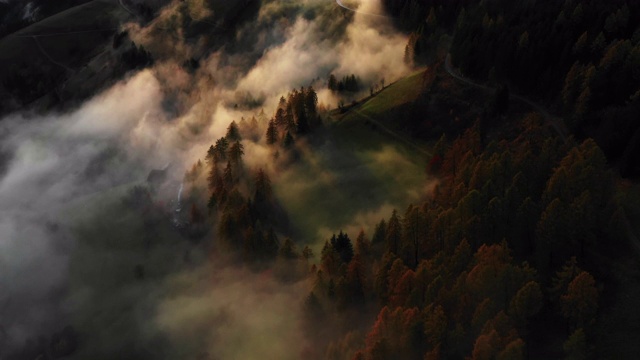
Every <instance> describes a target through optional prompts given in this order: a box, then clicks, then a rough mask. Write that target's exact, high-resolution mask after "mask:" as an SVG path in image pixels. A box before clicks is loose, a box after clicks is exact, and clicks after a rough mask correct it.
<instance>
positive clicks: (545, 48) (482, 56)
mask: <svg viewBox="0 0 640 360" xmlns="http://www.w3.org/2000/svg"><path fill="white" fill-rule="evenodd" d="M534 4H535V3H534V2H525V3H524V4H519V5H516V4H514V3H513V2H509V1H502V0H500V1H492V2H483V3H478V4H477V5H475V6H469V7H467V8H466V9H465V11H462V12H460V15H459V18H458V21H457V23H456V28H455V33H454V34H455V36H454V38H453V43H452V46H451V55H452V58H453V61H454V62H455V63H456V64H457V65H458V66H460V68H461V69H462V71H463V72H464V73H465V74H467V75H470V76H472V77H474V78H478V79H488V80H497V81H506V82H509V83H510V85H511V86H512V87H513V88H515V89H517V91H518V92H520V93H526V94H528V95H529V96H532V97H535V98H539V99H543V100H545V101H547V102H548V103H549V104H550V105H551V106H552V107H555V108H556V109H557V111H559V112H561V113H562V114H563V115H564V117H565V118H566V120H567V123H568V126H569V128H570V129H571V130H572V131H574V132H575V133H576V135H577V136H579V137H580V138H586V137H589V136H590V137H593V138H594V139H595V140H596V141H597V142H598V144H599V145H600V146H601V147H602V149H603V150H604V152H605V154H607V155H608V157H609V158H610V159H612V160H618V159H620V160H622V161H621V170H622V172H623V174H624V175H629V176H637V175H638V174H640V164H639V160H640V159H638V158H637V156H636V155H635V154H636V153H638V151H637V150H638V149H639V146H640V143H639V141H638V139H640V124H639V123H638V122H637V121H636V119H637V114H638V111H640V85H638V84H640V72H638V69H639V68H640V36H638V34H640V25H639V24H640V4H639V3H637V2H635V1H615V2H594V1H571V0H567V1H560V2H553V3H545V4H535V5H534Z"/></svg>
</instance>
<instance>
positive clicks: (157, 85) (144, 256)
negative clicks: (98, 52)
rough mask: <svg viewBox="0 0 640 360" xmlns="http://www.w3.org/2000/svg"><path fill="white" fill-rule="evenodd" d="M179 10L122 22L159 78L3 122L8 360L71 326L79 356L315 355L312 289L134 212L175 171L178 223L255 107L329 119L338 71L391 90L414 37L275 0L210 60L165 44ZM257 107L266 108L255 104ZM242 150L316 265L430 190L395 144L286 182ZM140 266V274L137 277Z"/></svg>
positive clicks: (194, 44)
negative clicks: (140, 189) (211, 154)
mask: <svg viewBox="0 0 640 360" xmlns="http://www.w3.org/2000/svg"><path fill="white" fill-rule="evenodd" d="M179 6H180V4H179V2H173V3H171V4H169V5H168V6H167V7H166V8H165V9H164V10H163V11H162V13H161V14H160V16H159V18H158V19H157V20H155V21H153V22H151V23H149V24H147V25H146V26H142V25H139V24H134V23H131V24H123V29H127V30H128V31H129V32H130V36H131V38H132V40H133V41H135V42H136V43H137V44H143V45H144V46H145V48H147V49H149V50H150V51H151V53H152V54H153V55H154V57H155V58H156V59H157V61H156V63H155V65H154V66H153V67H152V68H150V69H146V70H143V71H140V72H136V73H129V74H128V75H127V77H126V78H125V79H123V80H121V81H119V82H118V83H117V84H115V85H114V86H113V87H111V88H109V89H107V90H105V91H104V92H102V93H101V94H98V95H96V96H95V97H93V98H92V99H90V100H89V101H87V102H86V103H84V104H82V105H81V106H79V107H78V108H77V109H76V110H73V111H70V112H69V113H63V114H60V113H52V114H48V115H35V114H33V113H30V112H29V110H28V109H25V111H24V112H22V113H18V114H13V115H10V116H8V117H7V118H5V119H2V120H1V121H0V139H1V145H0V146H1V148H0V153H2V154H4V156H2V158H4V159H6V164H4V166H0V169H4V170H3V171H2V174H1V178H0V204H2V206H1V207H0V248H1V250H2V252H1V253H0V269H1V271H0V287H1V288H2V290H3V291H2V293H1V294H0V319H2V323H1V326H2V328H0V357H3V356H6V355H7V354H12V353H15V352H16V351H20V349H22V347H23V346H24V344H25V342H27V341H28V340H30V339H31V340H32V341H35V340H36V339H37V338H38V337H40V336H44V337H46V338H48V337H50V336H51V334H52V333H54V332H58V331H60V330H61V329H62V328H63V327H64V326H66V325H72V326H73V327H74V328H75V329H76V331H77V332H78V333H79V338H80V340H79V343H80V345H79V349H78V351H77V352H76V353H75V354H74V355H73V356H72V358H76V359H87V358H92V359H102V358H104V359H113V358H122V359H126V358H135V359H162V358H166V359H190V358H191V359H196V358H203V359H205V358H210V359H250V358H257V357H264V358H274V359H275V358H277V359H298V358H300V357H301V356H302V355H301V354H303V353H304V354H307V353H308V352H309V350H308V349H309V348H311V347H312V343H311V342H310V340H309V339H305V338H304V334H303V332H302V331H301V329H300V318H301V314H300V311H301V302H302V299H304V297H305V296H306V295H307V293H308V290H309V287H308V284H307V282H306V280H302V281H300V282H294V283H286V284H283V283H281V282H280V281H279V280H277V279H276V278H275V277H274V276H273V275H272V274H271V272H270V271H261V272H255V271H252V270H249V269H246V268H244V267H241V266H237V265H230V263H228V262H227V259H224V258H220V257H212V255H211V252H210V248H209V246H208V245H207V244H206V242H203V243H198V244H193V243H191V242H189V241H188V240H186V239H184V238H183V237H182V236H181V235H180V234H179V233H178V232H177V231H175V229H173V228H172V227H171V225H170V224H169V221H167V220H166V219H167V216H170V215H167V214H164V215H158V216H155V215H149V214H146V215H145V217H144V218H143V216H141V215H140V214H139V213H138V212H135V211H132V210H130V209H127V208H126V207H125V206H123V204H122V198H123V197H124V196H125V195H126V194H127V191H128V190H129V189H131V187H133V186H134V185H136V184H144V182H145V179H146V177H147V174H148V173H149V171H150V170H152V169H162V168H165V167H166V166H167V165H168V167H167V169H168V180H167V181H166V183H165V185H164V186H162V187H160V188H159V189H157V191H156V193H154V199H155V201H157V202H162V203H163V204H165V205H164V207H159V208H160V209H161V210H159V211H160V212H162V211H165V212H168V213H171V212H172V211H174V206H175V205H172V204H173V203H172V202H174V201H175V199H176V196H177V187H178V184H179V183H180V182H181V181H182V176H183V174H184V171H185V170H186V169H188V168H190V167H191V165H192V164H193V163H194V162H196V161H197V160H198V159H203V158H204V155H205V153H206V149H207V148H208V147H209V145H211V144H212V143H213V142H215V140H216V139H217V138H219V137H221V136H223V135H224V133H225V131H226V128H227V126H228V125H229V123H230V122H231V121H233V120H236V121H238V120H239V119H240V118H241V117H245V118H246V119H249V118H251V117H252V116H254V115H256V114H257V113H258V112H259V111H261V110H264V112H265V113H266V115H267V117H269V118H270V117H271V116H272V114H273V113H274V111H275V108H276V105H277V102H278V100H279V98H280V96H283V95H286V93H287V92H288V91H290V90H291V89H293V88H299V87H300V86H308V85H313V86H314V87H316V89H317V91H318V94H319V98H320V103H322V104H323V105H324V106H326V107H328V108H334V107H336V106H337V104H338V102H339V98H338V97H337V96H336V95H335V94H332V93H331V92H329V91H328V90H326V79H327V77H328V75H329V74H330V73H334V74H336V76H345V75H349V74H356V75H357V76H358V77H359V78H360V79H361V80H362V82H363V83H364V84H365V89H366V91H364V93H368V85H367V84H374V83H378V82H379V81H380V80H381V79H386V82H387V83H390V82H391V81H393V80H395V79H398V78H400V77H402V76H403V75H404V74H406V73H407V72H408V71H409V70H410V69H408V68H407V67H406V65H405V64H404V63H403V61H402V59H403V54H404V46H405V44H406V38H405V36H404V35H402V34H398V33H396V32H394V31H393V30H392V28H391V26H390V24H389V20H388V19H385V18H383V17H379V16H371V15H367V14H363V13H350V12H348V11H346V10H344V9H342V8H340V7H338V6H337V5H336V4H335V3H333V2H330V1H321V0H307V1H302V2H288V1H266V0H265V1H263V3H262V6H261V7H260V10H259V11H258V13H257V14H256V17H255V19H253V21H249V22H246V23H244V24H242V25H241V26H240V27H239V29H238V30H237V33H236V36H235V37H234V39H233V40H230V41H232V42H233V44H232V45H229V46H227V45H225V46H221V47H218V48H216V49H215V51H212V52H210V51H208V49H207V45H206V42H205V41H202V39H185V38H184V34H183V33H182V31H181V30H180V29H179V27H176V28H175V29H173V30H171V31H168V30H166V29H167V28H168V27H169V28H171V27H174V26H175V24H172V23H171V22H172V21H174V22H177V20H176V12H177V10H176V9H178V7H179ZM377 6H378V5H376V3H375V1H373V0H371V1H365V2H364V3H363V4H361V5H360V9H362V11H363V12H364V13H368V14H371V13H380V9H379V8H378V7H377ZM188 7H189V14H190V16H191V17H192V18H194V19H203V18H206V17H207V16H210V15H211V14H210V10H209V9H207V8H206V2H205V1H189V4H188ZM214 15H215V14H214ZM163 34H164V35H163ZM190 57H195V58H197V59H199V61H200V67H199V68H198V69H197V70H196V71H194V72H192V73H190V72H188V71H185V70H184V69H183V68H182V67H181V66H180V64H182V63H183V62H184V61H185V60H186V59H188V58H190ZM249 94H250V95H251V97H252V98H253V99H254V100H255V101H254V102H257V104H248V103H243V101H244V99H246V98H247V95H249ZM264 125H265V124H262V126H264ZM243 144H244V145H245V163H246V165H247V167H249V168H251V169H256V168H259V167H262V168H265V169H267V171H268V172H269V173H270V175H271V177H272V180H273V182H274V188H275V192H276V194H277V196H278V197H279V199H280V200H281V201H282V203H283V206H284V207H285V210H287V212H288V213H289V216H290V217H291V220H292V223H294V224H295V230H296V232H295V234H296V235H297V236H298V237H299V238H296V239H295V240H296V241H297V242H298V244H299V247H300V248H301V247H302V246H303V245H304V244H311V245H312V247H314V250H316V254H318V253H319V249H320V246H321V244H322V243H323V242H324V240H326V238H328V237H329V236H330V235H331V233H334V232H338V231H340V230H345V231H347V232H348V233H349V234H350V235H351V236H352V237H353V238H355V236H356V235H357V232H358V231H359V230H360V229H364V230H365V231H367V232H368V233H369V234H370V235H371V233H372V231H373V226H374V224H375V223H377V222H379V221H380V220H381V219H382V218H386V217H388V216H389V215H390V213H391V211H392V210H393V209H394V208H398V207H402V206H406V205H408V203H409V202H410V201H415V200H417V199H420V198H421V197H423V196H424V195H425V194H426V193H427V192H428V189H425V188H424V183H425V182H424V175H423V173H422V170H421V167H420V165H419V164H418V165H416V164H415V163H413V162H412V161H411V160H410V159H409V158H408V157H407V156H406V154H404V153H402V152H401V151H399V150H398V149H396V148H394V147H391V146H387V147H381V148H379V149H374V150H371V149H370V150H362V151H358V150H348V151H347V150H345V151H342V150H340V149H342V147H341V145H339V144H334V143H332V142H327V143H325V144H324V145H322V146H319V147H315V148H313V149H311V148H309V147H307V146H305V145H304V144H300V151H301V152H302V153H303V154H304V158H305V160H304V161H302V162H301V163H300V164H298V165H292V166H291V167H288V168H277V167H274V166H272V165H271V162H272V161H271V160H272V154H271V152H270V150H269V149H268V148H267V147H266V145H265V144H264V143H262V142H261V141H258V142H253V141H249V140H243ZM398 210H400V211H402V210H404V209H401V208H399V209H398ZM150 219H151V220H150ZM154 221H155V222H154ZM149 222H151V224H152V226H151V228H150V227H149V226H148V223H149ZM209 236H212V235H209ZM138 266H142V267H143V268H144V276H137V277H136V276H135V274H136V271H137V270H136V269H137V267H138ZM138 275H140V274H138ZM207 356H208V357H207Z"/></svg>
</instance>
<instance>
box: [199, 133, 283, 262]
mask: <svg viewBox="0 0 640 360" xmlns="http://www.w3.org/2000/svg"><path fill="white" fill-rule="evenodd" d="M243 155H244V146H243V145H242V143H241V135H240V130H239V128H238V125H237V124H236V123H235V121H234V122H232V123H231V124H230V125H229V127H228V129H227V134H226V136H224V137H222V138H220V139H218V140H217V141H216V143H215V145H211V147H209V150H208V151H207V154H206V157H205V160H206V167H207V168H208V176H207V183H208V190H209V191H208V193H209V200H208V203H207V207H208V208H209V213H210V214H211V215H213V216H214V221H215V223H216V225H217V231H216V240H217V241H218V245H219V246H221V247H222V248H224V249H226V250H228V251H232V252H234V253H238V254H242V257H243V259H244V260H245V261H248V262H252V261H259V260H264V261H267V260H273V259H274V258H275V256H276V255H277V252H278V249H279V241H278V238H277V236H276V231H275V229H274V226H276V227H277V225H281V226H280V228H283V226H282V225H286V224H285V223H284V222H283V219H282V218H281V216H282V211H281V210H280V209H279V205H278V204H277V202H276V200H275V198H274V197H273V195H272V190H271V180H270V179H269V176H268V175H267V174H266V173H265V172H264V170H262V169H259V170H257V171H256V172H255V173H253V172H250V171H248V170H247V169H246V168H245V167H244V164H243V160H242V159H243Z"/></svg>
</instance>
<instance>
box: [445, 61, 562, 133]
mask: <svg viewBox="0 0 640 360" xmlns="http://www.w3.org/2000/svg"><path fill="white" fill-rule="evenodd" d="M444 68H445V70H446V71H447V73H449V75H451V77H453V78H454V79H456V80H458V81H461V82H463V83H465V84H467V85H471V86H473V87H476V88H479V89H482V90H485V91H495V90H496V89H495V88H492V87H489V86H486V85H482V84H479V83H477V82H475V81H472V80H469V79H467V78H465V77H464V76H463V75H462V74H460V73H459V72H457V71H455V70H454V69H453V65H452V64H451V54H447V57H446V59H445V61H444ZM509 96H510V97H511V98H514V99H516V100H518V101H520V102H523V103H525V104H527V105H529V106H530V107H532V108H533V109H534V110H535V111H536V112H538V113H540V114H541V115H542V117H544V118H545V120H547V121H548V122H549V124H551V126H552V127H553V129H554V130H555V131H556V132H557V133H558V135H560V137H561V138H562V140H566V139H567V135H566V134H565V130H564V129H565V128H566V127H565V126H564V123H563V121H562V119H560V118H557V117H554V116H552V115H551V114H549V112H548V111H547V110H545V108H543V107H542V106H540V105H538V104H536V103H534V102H533V101H531V100H529V99H527V98H524V97H522V96H520V95H516V94H513V93H511V94H509Z"/></svg>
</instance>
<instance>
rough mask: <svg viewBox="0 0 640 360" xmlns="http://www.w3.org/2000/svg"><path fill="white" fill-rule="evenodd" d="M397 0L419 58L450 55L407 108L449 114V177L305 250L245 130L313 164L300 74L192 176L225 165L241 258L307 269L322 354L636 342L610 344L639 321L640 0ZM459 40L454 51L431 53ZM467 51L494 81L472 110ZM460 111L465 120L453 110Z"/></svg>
mask: <svg viewBox="0 0 640 360" xmlns="http://www.w3.org/2000/svg"><path fill="white" fill-rule="evenodd" d="M384 3H385V6H386V8H387V11H388V12H389V13H390V14H392V15H393V16H395V18H396V20H397V21H398V26H399V27H400V28H401V29H403V30H405V31H408V32H411V35H410V37H409V42H408V44H407V47H406V52H405V60H406V61H408V62H411V63H421V62H426V63H429V64H430V65H431V66H432V67H433V68H435V69H436V70H433V69H431V70H428V71H426V72H425V74H424V75H423V79H422V81H423V85H422V92H423V93H422V95H420V96H418V97H417V100H415V101H414V102H412V103H411V104H410V105H408V107H409V108H410V109H396V111H398V118H397V119H395V121H396V122H397V123H398V124H404V125H403V126H405V127H406V128H407V129H409V130H410V131H411V129H414V130H416V129H418V130H419V129H422V128H423V127H424V126H425V125H424V124H426V123H425V121H426V120H425V119H426V118H430V119H431V120H429V121H428V122H427V123H428V124H429V126H430V130H428V131H426V130H425V131H422V130H420V131H418V132H417V133H416V132H414V133H413V135H414V137H416V136H417V137H423V140H431V141H433V142H434V143H435V145H434V146H433V152H432V155H431V156H430V158H429V159H427V166H426V167H427V171H428V172H429V174H431V175H432V176H436V177H437V178H438V179H439V183H438V185H437V186H436V187H435V189H434V190H433V193H432V194H431V195H430V196H429V197H428V198H426V199H424V200H423V201H422V202H419V203H415V204H412V205H409V206H408V207H407V208H405V209H396V210H394V211H393V213H392V214H390V217H388V218H385V219H382V220H381V221H380V222H379V223H378V224H377V225H376V226H375V230H374V231H370V232H369V233H367V232H365V231H364V230H362V231H360V232H359V233H345V232H343V231H341V230H339V229H335V230H336V233H335V234H334V235H333V236H332V237H330V238H328V239H326V242H325V244H324V246H323V247H322V250H321V252H320V253H319V254H315V257H314V254H313V251H312V250H311V248H310V247H308V246H306V247H304V249H298V248H297V245H296V242H297V240H298V239H295V238H290V237H289V236H290V235H292V234H294V232H292V231H291V228H290V227H289V225H290V224H289V222H288V220H287V216H286V214H285V212H284V211H283V209H282V207H281V206H280V205H279V204H278V200H277V199H276V197H275V195H274V193H273V191H272V190H271V187H270V184H271V182H270V180H269V176H268V171H265V170H263V169H259V170H257V171H255V170H253V171H247V169H243V167H242V162H241V158H242V145H241V144H240V142H238V141H239V140H240V137H241V136H243V137H246V136H248V137H251V138H252V139H254V141H257V140H259V139H260V138H261V137H262V136H264V139H266V143H267V144H269V146H270V151H271V161H273V162H274V163H275V164H277V167H280V168H283V167H284V168H286V167H287V166H290V164H292V163H295V162H296V161H298V159H299V156H301V152H300V149H301V147H300V145H301V143H305V142H306V141H307V140H305V137H308V138H309V139H310V138H313V139H314V141H316V142H318V141H319V142H322V140H320V138H323V137H325V136H330V135H328V134H327V133H325V132H315V131H314V129H318V128H319V126H320V124H322V120H321V116H320V115H319V114H318V110H317V109H316V103H317V96H316V94H315V91H314V90H313V89H312V88H308V89H305V88H302V89H300V90H294V91H292V92H291V93H289V94H288V96H287V97H282V98H281V100H280V103H279V106H278V108H277V109H276V111H275V113H274V114H273V116H272V118H271V119H270V120H267V116H266V115H265V114H264V113H261V114H260V115H258V117H259V118H260V119H261V120H256V118H255V117H254V118H253V119H251V120H250V121H247V120H244V119H243V121H242V122H243V124H244V125H240V126H239V125H237V124H236V123H235V122H234V123H232V124H231V125H230V126H229V129H228V132H227V135H226V137H224V138H221V139H219V140H218V141H217V142H216V143H215V145H212V146H211V148H210V149H209V152H208V154H207V157H206V161H205V162H199V163H198V164H196V165H194V167H193V169H192V170H191V172H190V173H189V174H187V178H189V179H191V180H194V179H197V178H198V176H200V175H198V174H200V173H202V174H204V173H208V174H209V175H208V177H207V179H208V184H209V185H208V187H209V192H208V193H209V194H210V195H209V201H208V208H209V213H210V214H212V215H211V216H212V217H210V219H211V220H209V221H212V223H213V224H216V225H215V226H216V227H217V232H216V234H217V237H218V242H219V244H222V245H220V246H222V247H225V248H226V249H227V250H231V251H232V253H235V254H237V255H238V256H239V257H238V258H239V259H242V261H243V262H246V263H249V264H254V265H255V264H260V265H259V267H260V268H263V267H264V266H266V267H267V268H271V267H272V268H273V270H274V273H275V274H276V275H277V276H278V277H279V279H281V280H282V281H285V282H287V281H288V282H290V281H294V280H300V279H303V280H304V279H306V280H305V281H307V283H308V284H309V292H308V296H307V297H306V299H305V301H304V304H303V305H302V306H303V312H304V314H305V317H304V319H303V324H304V328H305V332H306V334H307V336H308V337H309V338H311V339H314V340H313V342H312V343H313V345H312V346H311V348H310V349H309V350H308V353H306V354H305V355H306V356H308V357H311V358H326V359H356V360H361V359H371V360H381V359H463V358H466V359H538V358H567V359H589V358H606V357H609V356H611V354H623V355H620V356H624V354H629V353H632V352H633V351H634V350H633V346H629V345H625V346H620V347H619V348H616V349H614V348H612V346H611V345H610V344H611V343H615V342H616V340H615V339H616V336H619V334H620V333H621V332H623V331H627V329H628V327H621V328H618V329H615V328H614V329H612V328H611V321H612V320H611V318H609V317H608V316H609V315H610V314H615V313H620V312H625V311H631V310H630V309H629V307H628V306H626V305H624V301H622V300H621V298H622V297H623V295H622V294H626V292H625V290H623V288H624V286H625V284H624V283H623V282H622V280H621V279H623V278H630V277H634V276H636V275H633V274H635V271H634V270H633V269H632V268H631V267H629V265H628V264H629V262H630V261H632V260H631V259H635V257H636V256H637V254H636V251H635V250H634V249H635V246H636V245H637V244H635V241H636V240H635V238H634V237H633V235H632V233H631V232H630V231H631V229H630V226H629V223H630V221H631V220H630V219H629V218H628V214H627V210H626V209H625V206H624V204H623V202H621V201H620V199H619V195H617V194H619V193H621V191H623V190H622V188H621V184H622V183H623V182H622V180H621V179H620V177H619V173H620V172H621V173H622V174H623V175H625V176H635V175H636V174H637V173H636V171H637V169H636V164H637V160H636V159H635V151H634V149H635V147H636V146H637V141H635V140H637V139H635V138H636V137H637V135H634V133H635V132H636V131H637V128H638V127H639V126H640V123H637V120H638V119H639V118H638V114H639V112H638V101H639V100H640V98H639V97H638V94H637V92H638V91H639V90H640V88H638V84H639V83H638V81H637V80H638V72H637V69H638V68H639V67H638V66H639V65H640V64H639V63H638V60H639V59H640V58H638V56H637V55H638V40H639V38H638V29H637V25H636V24H637V23H638V22H637V21H635V20H634V19H635V18H636V17H637V16H638V15H640V14H639V13H638V10H640V8H638V6H637V5H634V4H625V3H624V2H618V3H607V4H602V3H597V2H585V1H583V2H579V1H566V2H565V3H564V4H563V3H553V4H551V3H549V4H539V3H536V2H535V1H529V2H522V3H514V2H505V1H499V0H496V1H488V2H482V3H479V4H478V3H474V2H470V1H457V2H438V1H415V0H414V1H385V2H384ZM448 34H451V35H448ZM443 39H444V40H443ZM447 39H448V40H447ZM446 42H449V43H450V44H449V45H448V46H449V49H448V50H447V52H445V53H439V54H438V50H433V49H435V48H438V47H442V45H443V44H444V43H446ZM427 49H431V50H427ZM449 51H450V53H451V56H452V58H453V61H454V64H455V65H456V66H458V67H459V68H460V69H461V71H462V72H463V73H464V74H466V75H468V76H470V77H471V78H473V79H474V81H477V82H482V83H486V84H488V85H489V86H493V87H494V88H495V89H496V90H495V92H494V93H493V94H492V100H490V101H488V102H487V103H486V104H485V105H484V110H481V111H480V113H478V112H474V111H473V110H469V111H468V112H467V113H466V115H461V116H466V117H470V116H475V118H473V119H472V118H464V119H459V118H457V117H456V115H455V114H454V113H455V112H458V110H461V109H463V108H465V107H466V108H469V109H472V108H473V106H471V105H464V106H462V105H460V104H461V100H457V101H458V102H456V101H454V98H455V96H456V95H453V92H452V89H451V85H450V84H449V83H447V81H445V80H444V79H443V77H444V76H447V77H448V76H449V75H448V74H445V72H444V70H443V68H444V65H443V58H442V57H443V56H444V55H445V54H446V53H448V52H449ZM438 57H439V58H440V60H439V62H438V61H437V59H438ZM349 84H352V85H353V87H354V88H355V86H356V85H357V81H356V78H355V76H346V77H345V78H344V79H343V81H342V82H338V80H337V78H336V77H335V76H333V75H331V76H330V79H329V81H328V88H329V89H331V90H332V91H341V90H350V87H349ZM510 91H513V92H517V93H519V94H523V95H524V96H527V97H529V98H531V99H535V101H539V102H540V103H542V104H545V106H546V107H548V108H549V111H550V112H554V113H557V114H558V116H559V117H561V118H562V120H559V121H562V122H564V124H566V126H567V127H568V130H569V131H570V132H571V134H570V136H568V137H565V136H564V134H561V133H560V132H559V131H557V130H555V129H554V128H553V127H551V126H550V124H549V120H550V119H549V118H548V115H547V114H536V113H529V114H526V115H523V114H522V112H521V110H519V111H520V112H517V111H516V112H514V111H513V110H510V106H512V107H513V104H514V102H513V99H512V98H510V95H509V93H510ZM447 92H452V93H451V94H448V93H447ZM371 94H372V96H373V95H374V91H373V90H372V91H371ZM480 99H482V97H480ZM464 100H467V101H471V100H469V99H464ZM464 100H462V101H464ZM474 101H477V99H476V100H474ZM510 104H511V105H510ZM353 106H354V107H355V106H357V105H355V104H354V105H353ZM527 106H528V105H527ZM438 109H440V110H438ZM442 109H450V110H445V111H448V115H446V114H445V115H443V114H442V113H443V110H442ZM454 109H455V111H454ZM343 111H349V110H348V109H343ZM352 111H357V109H356V110H352ZM462 113H463V114H465V113H464V112H462ZM447 116H448V117H455V119H454V120H455V121H453V122H450V123H449V124H447V123H446V121H447V120H446V118H447ZM434 119H436V120H434ZM452 120H453V119H452ZM438 121H439V122H441V123H438ZM434 126H437V127H438V128H439V129H441V130H443V131H444V132H446V134H447V135H448V136H449V138H447V135H444V134H443V135H442V136H441V137H440V139H439V140H438V139H437V138H433V137H434V135H435V136H439V135H438V134H434V131H435V130H433V129H434ZM590 136H593V137H594V138H595V140H594V139H593V138H591V137H590ZM436 140H437V143H436ZM307 150H309V149H307ZM311 151H313V147H311ZM614 163H615V164H618V168H617V169H618V170H619V171H617V170H614V168H613V167H612V166H611V164H614ZM269 167H271V166H268V165H267V164H265V169H266V168H269ZM243 184H245V185H243ZM194 211H195V210H194ZM195 218H197V217H195V216H192V219H195ZM191 221H192V222H193V221H194V220H191ZM303 243H304V240H303ZM314 259H315V260H314ZM614 262H615V263H619V264H620V265H618V266H612V263H614ZM634 281H635V280H634ZM634 286H635V285H634ZM632 287H633V286H632ZM628 316H629V317H630V318H634V319H635V318H637V315H635V314H634V313H631V312H629V313H628Z"/></svg>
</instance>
